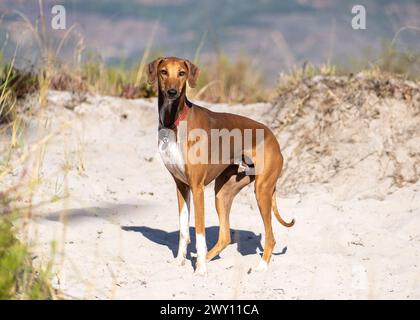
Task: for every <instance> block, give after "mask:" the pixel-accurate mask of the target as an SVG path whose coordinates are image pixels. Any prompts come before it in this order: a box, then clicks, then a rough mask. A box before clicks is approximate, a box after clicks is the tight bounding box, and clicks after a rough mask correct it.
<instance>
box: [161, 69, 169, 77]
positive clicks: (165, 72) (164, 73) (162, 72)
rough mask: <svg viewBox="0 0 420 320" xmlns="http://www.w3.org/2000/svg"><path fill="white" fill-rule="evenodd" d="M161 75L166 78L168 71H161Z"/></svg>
mask: <svg viewBox="0 0 420 320" xmlns="http://www.w3.org/2000/svg"><path fill="white" fill-rule="evenodd" d="M160 74H163V75H164V76H166V75H167V74H168V71H166V70H161V71H160Z"/></svg>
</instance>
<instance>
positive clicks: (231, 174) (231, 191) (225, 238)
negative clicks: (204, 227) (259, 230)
mask: <svg viewBox="0 0 420 320" xmlns="http://www.w3.org/2000/svg"><path fill="white" fill-rule="evenodd" d="M252 181H254V177H253V176H247V175H246V174H245V173H243V172H240V173H238V166H237V165H235V166H230V167H228V168H227V169H226V170H225V171H224V172H223V173H222V174H221V175H220V176H219V177H217V178H216V181H215V185H214V191H215V194H216V197H215V198H216V199H215V200H216V201H215V202H216V211H217V214H218V216H219V239H218V240H217V243H216V244H215V245H214V247H213V248H212V249H211V250H210V251H209V252H208V254H207V261H210V260H211V259H213V258H214V257H215V256H217V255H218V254H219V253H220V252H221V251H222V250H223V249H224V248H226V247H227V246H228V245H229V244H230V226H229V213H230V209H231V207H232V202H233V199H234V198H235V196H236V195H237V194H238V193H239V191H240V190H241V189H242V188H243V187H245V186H246V185H248V184H249V183H251V182H252Z"/></svg>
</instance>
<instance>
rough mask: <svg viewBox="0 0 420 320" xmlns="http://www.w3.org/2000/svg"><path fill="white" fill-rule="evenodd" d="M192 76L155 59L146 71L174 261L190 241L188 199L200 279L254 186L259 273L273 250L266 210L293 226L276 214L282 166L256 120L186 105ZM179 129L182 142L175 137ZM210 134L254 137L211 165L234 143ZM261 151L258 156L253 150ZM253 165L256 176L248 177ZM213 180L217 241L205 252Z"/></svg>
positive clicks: (172, 62) (188, 69)
mask: <svg viewBox="0 0 420 320" xmlns="http://www.w3.org/2000/svg"><path fill="white" fill-rule="evenodd" d="M198 75H199V68H198V67H197V66H196V65H194V64H193V63H192V62H190V61H189V60H184V59H180V58H176V57H166V58H158V59H156V60H154V61H152V62H150V63H149V64H148V66H147V77H148V83H149V84H150V85H155V86H156V85H157V89H158V114H159V141H158V146H159V153H160V155H161V158H162V161H163V162H164V164H165V166H166V168H167V169H168V170H169V172H170V173H171V175H172V177H173V178H174V180H175V184H176V189H177V197H178V208H179V230H180V236H179V248H178V254H177V257H176V262H177V263H178V264H179V265H183V264H184V263H185V259H186V255H187V245H188V243H189V242H190V235H189V216H190V200H191V199H190V198H191V195H192V203H193V205H194V213H195V232H196V250H197V253H196V257H197V260H196V267H195V272H196V273H197V274H199V275H206V274H207V266H206V263H207V262H208V261H210V260H212V259H213V258H214V257H216V256H217V255H219V253H220V252H221V251H222V250H223V249H224V248H225V247H226V246H228V245H229V244H230V241H231V239H230V226H229V213H230V209H231V206H232V202H233V199H234V198H235V196H236V195H237V194H238V193H239V191H240V190H241V189H242V188H244V187H245V186H247V185H248V184H250V183H251V182H254V181H255V196H256V199H257V203H258V208H259V211H260V213H261V216H262V220H263V223H264V229H265V243H264V252H263V255H262V258H261V260H260V262H259V264H258V266H257V268H256V270H257V271H265V270H266V269H267V268H268V263H269V261H270V258H271V254H272V251H273V248H274V245H275V239H274V235H273V230H272V225H271V211H272V210H273V212H274V215H275V217H276V218H277V220H278V221H279V222H280V223H281V224H282V225H283V226H286V227H291V226H293V225H294V223H295V220H294V219H293V220H292V221H291V222H285V221H284V220H283V219H282V218H281V216H280V214H279V212H278V209H277V204H276V195H275V191H276V182H277V180H278V178H279V176H280V173H281V171H282V167H283V156H282V154H281V151H280V146H279V143H278V142H277V139H276V137H275V136H274V134H273V133H272V131H271V130H270V129H269V128H268V127H266V126H265V125H263V124H261V123H259V122H257V121H254V120H252V119H249V118H246V117H243V116H240V115H235V114H230V113H218V112H213V111H210V110H208V109H206V108H203V107H200V106H198V105H196V104H194V103H192V102H191V101H189V100H188V98H187V96H186V88H187V84H188V85H189V86H190V87H191V88H194V87H195V86H196V83H197V79H198ZM181 124H183V128H184V129H183V131H184V132H185V134H186V136H187V137H188V138H187V139H186V138H185V137H184V138H183V137H182V136H181V129H180V128H181ZM215 130H216V131H217V130H226V131H227V132H232V131H235V132H236V133H238V132H239V134H240V135H241V137H240V138H239V141H241V142H243V144H245V145H246V143H245V139H244V138H243V136H246V134H247V133H248V134H249V133H254V136H252V137H251V139H248V143H247V146H244V145H243V144H239V145H240V146H239V148H238V147H236V149H235V146H234V147H233V149H234V150H230V151H228V152H227V153H225V155H226V154H227V157H225V158H226V159H227V160H228V161H221V163H220V162H217V161H216V163H215V161H212V160H214V158H216V160H217V159H218V157H219V159H220V154H219V155H216V156H215V157H214V154H215V153H219V152H220V151H223V150H224V148H225V147H226V145H227V146H229V147H231V146H232V144H234V142H235V137H232V136H231V137H230V138H229V139H227V140H224V142H225V143H223V141H222V142H221V141H220V137H217V138H216V137H215V135H214V134H213V131H215ZM197 132H199V133H201V134H202V135H203V137H201V138H200V139H198V140H197V139H194V137H195V136H197V134H196V133H197ZM258 132H260V133H261V132H262V136H263V138H262V139H260V140H261V141H257V138H256V137H255V135H257V136H258V134H256V133H258ZM191 135H192V136H193V138H192V139H190V136H191ZM206 136H207V137H206ZM200 141H201V142H200ZM209 141H210V142H211V143H210V144H209ZM204 142H207V144H205V143H204ZM197 145H198V147H197ZM210 145H211V147H210ZM214 146H216V148H214ZM260 146H263V148H260ZM261 149H262V151H261V152H259V153H260V156H259V157H258V156H257V151H258V150H261ZM197 150H199V152H196V153H197V154H198V158H199V160H207V161H196V160H197V159H192V158H191V159H190V157H189V155H190V154H191V152H193V151H197ZM193 153H194V152H193ZM212 153H213V154H212ZM226 159H225V160H226ZM193 160H194V161H193ZM258 165H259V168H260V170H259V171H260V172H258V173H256V172H255V171H254V172H252V171H253V170H255V169H256V168H257V166H258ZM213 180H214V181H215V184H214V191H215V198H216V200H215V202H216V210H217V214H218V217H219V238H218V241H217V243H216V244H215V245H214V247H213V248H212V249H211V250H210V251H207V246H206V239H205V223H204V187H205V186H206V185H208V184H209V183H210V182H212V181H213Z"/></svg>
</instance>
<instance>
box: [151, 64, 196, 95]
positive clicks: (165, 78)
mask: <svg viewBox="0 0 420 320" xmlns="http://www.w3.org/2000/svg"><path fill="white" fill-rule="evenodd" d="M198 74H199V69H198V67H197V66H195V65H194V64H193V63H192V62H190V61H189V60H184V59H180V58H175V57H168V58H158V59H156V60H154V61H152V62H151V63H149V65H148V66H147V76H148V82H149V84H155V83H156V82H157V83H158V86H159V90H160V91H161V92H162V93H163V94H164V95H165V97H166V98H168V99H170V100H174V99H177V98H178V97H179V96H180V94H181V92H183V91H184V90H185V86H186V83H187V82H188V84H189V86H190V87H191V88H194V87H195V85H196V84H197V78H198Z"/></svg>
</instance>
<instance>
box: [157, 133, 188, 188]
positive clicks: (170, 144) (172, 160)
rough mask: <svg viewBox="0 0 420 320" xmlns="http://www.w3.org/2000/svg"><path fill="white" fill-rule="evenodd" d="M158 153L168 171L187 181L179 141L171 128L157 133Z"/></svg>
mask: <svg viewBox="0 0 420 320" xmlns="http://www.w3.org/2000/svg"><path fill="white" fill-rule="evenodd" d="M177 140H178V141H177ZM159 154H160V157H161V158H162V161H163V163H164V164H165V166H166V168H167V169H168V170H169V172H170V173H172V175H173V176H175V177H176V178H177V179H179V180H181V181H182V182H184V183H188V182H187V178H186V175H185V161H184V155H183V153H182V148H181V143H180V142H179V139H177V137H176V135H175V134H174V132H173V131H172V130H168V131H167V132H166V133H165V132H164V133H163V134H159Z"/></svg>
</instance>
